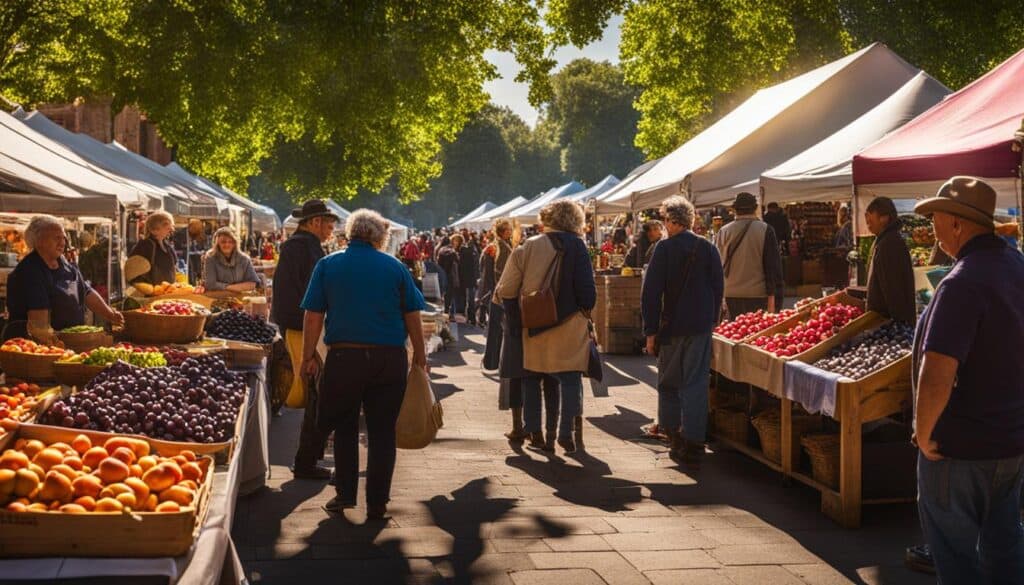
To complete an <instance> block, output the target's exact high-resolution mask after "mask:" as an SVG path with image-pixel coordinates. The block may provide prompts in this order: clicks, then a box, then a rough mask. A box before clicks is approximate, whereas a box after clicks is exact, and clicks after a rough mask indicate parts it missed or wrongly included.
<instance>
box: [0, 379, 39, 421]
mask: <svg viewBox="0 0 1024 585" xmlns="http://www.w3.org/2000/svg"><path fill="white" fill-rule="evenodd" d="M41 392H42V389H40V388H39V386H37V385H36V384H26V383H24V382H23V383H21V384H17V385H15V386H0V420H4V419H13V420H27V419H28V418H31V416H32V413H33V412H34V411H35V408H36V406H38V405H39V401H40V400H41V399H42V396H41V395H40V393H41Z"/></svg>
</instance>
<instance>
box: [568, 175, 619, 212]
mask: <svg viewBox="0 0 1024 585" xmlns="http://www.w3.org/2000/svg"><path fill="white" fill-rule="evenodd" d="M619 183H620V181H619V178H618V177H616V176H615V175H608V176H606V177H605V178H603V179H601V180H600V181H598V182H596V183H594V184H593V185H592V186H590V187H588V188H587V189H586V190H584V191H580V192H579V193H576V194H573V195H570V196H569V199H572V200H573V201H575V202H577V203H581V204H583V205H586V204H587V203H589V202H591V201H593V200H594V199H597V198H598V197H600V196H601V195H604V194H605V193H607V192H608V191H610V190H611V189H612V188H613V187H615V186H616V185H618V184H619Z"/></svg>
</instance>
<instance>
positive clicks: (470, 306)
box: [463, 286, 476, 323]
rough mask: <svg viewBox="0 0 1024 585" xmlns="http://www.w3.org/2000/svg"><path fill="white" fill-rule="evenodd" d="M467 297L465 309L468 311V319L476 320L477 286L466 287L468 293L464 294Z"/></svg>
mask: <svg viewBox="0 0 1024 585" xmlns="http://www.w3.org/2000/svg"><path fill="white" fill-rule="evenodd" d="M463 299H465V305H464V306H463V309H465V311H466V320H467V321H469V322H470V323H475V322H476V287H475V286H471V287H469V288H467V289H466V293H465V295H464V296H463Z"/></svg>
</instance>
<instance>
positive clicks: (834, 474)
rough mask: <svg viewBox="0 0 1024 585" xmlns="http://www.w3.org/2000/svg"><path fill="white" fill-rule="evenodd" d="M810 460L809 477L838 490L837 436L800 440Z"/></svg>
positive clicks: (825, 435)
mask: <svg viewBox="0 0 1024 585" xmlns="http://www.w3.org/2000/svg"><path fill="white" fill-rule="evenodd" d="M800 444H801V445H803V446H804V450H805V451H807V455H808V456H809V457H810V458H811V476H812V477H813V478H814V479H815V480H816V481H819V482H821V483H823V484H825V485H827V486H829V487H830V488H832V489H838V488H839V435H834V434H813V435H807V436H805V437H803V438H802V439H800Z"/></svg>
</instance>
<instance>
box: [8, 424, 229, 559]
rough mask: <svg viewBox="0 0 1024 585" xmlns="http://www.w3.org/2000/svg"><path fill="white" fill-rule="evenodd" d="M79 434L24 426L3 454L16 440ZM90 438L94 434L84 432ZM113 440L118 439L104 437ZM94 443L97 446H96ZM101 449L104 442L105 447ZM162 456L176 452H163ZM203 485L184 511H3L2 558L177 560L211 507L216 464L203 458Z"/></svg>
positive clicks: (52, 439)
mask: <svg viewBox="0 0 1024 585" xmlns="http://www.w3.org/2000/svg"><path fill="white" fill-rule="evenodd" d="M78 434H82V433H81V431H79V430H78V429H62V428H58V427H49V426H42V425H22V426H20V427H19V428H18V430H17V431H15V432H14V433H10V434H9V435H7V436H6V437H5V438H4V439H3V440H0V450H3V449H6V448H7V447H8V446H9V445H13V444H14V441H15V440H17V439H18V438H26V439H39V440H41V441H43V442H44V443H47V444H50V443H54V442H57V441H63V442H65V443H70V442H71V440H72V439H73V438H74V437H75V436H76V435H78ZM84 434H90V435H92V433H84ZM100 434H101V435H104V436H106V438H110V437H112V436H115V435H110V434H107V433H100ZM94 442H95V441H94ZM101 444H102V443H101ZM150 448H151V449H152V450H153V451H155V452H157V453H159V454H161V455H164V456H173V455H174V454H176V453H177V452H178V451H170V452H168V451H161V450H160V448H159V447H158V446H156V445H154V444H153V442H152V441H150ZM198 461H200V464H201V465H202V466H203V467H204V471H205V481H203V484H202V485H201V486H200V487H199V494H198V496H197V498H196V501H195V506H192V507H190V508H189V509H186V510H182V511H180V512H130V513H128V512H126V513H89V514H64V513H60V512H9V511H6V510H0V527H3V528H2V529H0V557H4V558H12V557H14V558H17V557H53V556H63V557H177V556H181V555H184V554H185V553H187V552H188V550H189V549H190V548H191V547H192V543H193V541H194V540H195V537H196V535H198V533H199V530H200V528H201V527H202V524H203V521H204V520H205V518H206V513H207V511H208V507H209V500H210V492H211V490H212V487H211V486H212V484H213V460H212V459H211V458H209V457H200V458H199V460H198Z"/></svg>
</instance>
